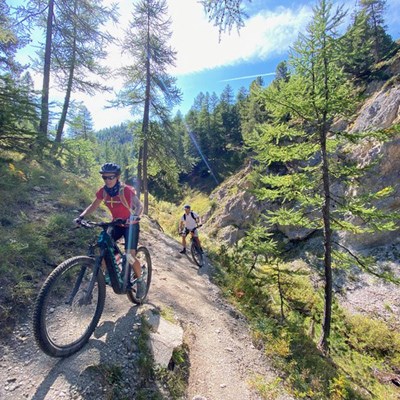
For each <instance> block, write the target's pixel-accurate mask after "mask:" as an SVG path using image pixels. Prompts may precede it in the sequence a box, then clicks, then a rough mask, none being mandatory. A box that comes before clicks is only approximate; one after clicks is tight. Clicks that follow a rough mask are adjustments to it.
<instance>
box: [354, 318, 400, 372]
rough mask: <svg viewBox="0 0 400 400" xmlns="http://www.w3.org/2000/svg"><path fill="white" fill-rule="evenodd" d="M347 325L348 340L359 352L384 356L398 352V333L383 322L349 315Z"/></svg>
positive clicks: (399, 340)
mask: <svg viewBox="0 0 400 400" xmlns="http://www.w3.org/2000/svg"><path fill="white" fill-rule="evenodd" d="M349 325H350V332H349V337H348V341H349V343H350V345H351V346H352V347H353V348H355V349H356V350H357V351H359V352H360V353H364V352H365V353H367V354H369V355H371V356H377V357H384V358H385V357H389V358H390V357H393V356H394V355H396V354H397V355H398V354H400V334H399V333H398V332H396V331H394V330H391V329H389V328H388V326H387V325H386V324H385V323H383V322H381V321H379V320H373V319H370V318H367V317H365V316H362V315H354V316H351V317H349ZM396 367H397V365H396Z"/></svg>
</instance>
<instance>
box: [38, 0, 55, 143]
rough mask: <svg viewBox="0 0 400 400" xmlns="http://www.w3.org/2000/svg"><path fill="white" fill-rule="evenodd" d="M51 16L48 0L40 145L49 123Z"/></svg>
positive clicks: (52, 10) (52, 14)
mask: <svg viewBox="0 0 400 400" xmlns="http://www.w3.org/2000/svg"><path fill="white" fill-rule="evenodd" d="M53 18H54V0H49V5H48V14H47V29H46V47H45V53H44V68H43V87H42V103H41V116H40V124H39V138H40V139H39V141H40V142H42V143H41V146H43V145H44V143H45V142H46V140H47V130H48V125H49V89H50V65H51V43H52V36H53Z"/></svg>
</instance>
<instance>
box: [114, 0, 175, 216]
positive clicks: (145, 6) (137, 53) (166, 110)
mask: <svg viewBox="0 0 400 400" xmlns="http://www.w3.org/2000/svg"><path fill="white" fill-rule="evenodd" d="M167 12H168V9H167V3H166V1H165V0H140V1H138V2H137V3H135V5H134V10H133V13H132V20H131V21H130V24H129V28H128V30H127V32H126V34H125V38H124V41H123V51H124V52H125V53H127V54H128V55H129V56H130V57H131V59H132V63H131V64H130V65H128V66H126V67H123V68H122V69H121V75H122V77H123V79H124V83H125V85H124V89H123V90H122V91H121V92H120V93H119V95H118V99H117V102H118V103H119V104H122V105H124V106H129V107H131V110H132V113H133V114H134V115H138V114H139V113H140V112H141V113H142V116H143V117H142V132H141V134H142V137H141V138H140V139H141V142H140V143H141V144H140V148H139V152H138V153H139V159H138V177H137V181H138V189H139V192H140V190H141V189H142V190H143V194H144V207H143V212H144V213H145V214H147V213H148V208H149V200H148V195H149V194H148V158H149V157H150V156H151V155H150V154H149V135H150V134H151V132H150V128H151V122H159V123H160V124H161V125H164V126H168V124H167V122H168V120H169V118H170V111H171V110H172V109H173V107H174V106H175V105H176V104H178V103H179V102H180V101H181V92H180V90H179V89H178V88H177V87H176V86H175V82H176V79H175V78H173V77H172V76H171V75H169V74H168V68H169V67H171V66H173V65H174V64H175V55H176V53H175V51H174V50H173V49H172V48H171V47H170V46H169V45H168V41H169V39H170V37H171V30H170V26H171V21H170V19H169V18H168V15H167ZM154 134H155V135H159V134H160V132H158V131H157V132H154ZM164 134H167V133H164ZM139 194H140V193H139Z"/></svg>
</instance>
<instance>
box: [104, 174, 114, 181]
mask: <svg viewBox="0 0 400 400" xmlns="http://www.w3.org/2000/svg"><path fill="white" fill-rule="evenodd" d="M101 177H102V178H103V179H104V180H105V181H107V180H109V181H112V180H113V179H115V178H116V177H117V175H110V176H106V175H102V176H101Z"/></svg>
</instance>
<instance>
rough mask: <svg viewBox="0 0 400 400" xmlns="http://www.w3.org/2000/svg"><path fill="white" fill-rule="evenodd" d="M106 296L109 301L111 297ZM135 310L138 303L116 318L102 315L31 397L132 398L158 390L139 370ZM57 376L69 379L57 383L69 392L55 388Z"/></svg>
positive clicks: (137, 324)
mask: <svg viewBox="0 0 400 400" xmlns="http://www.w3.org/2000/svg"><path fill="white" fill-rule="evenodd" d="M107 299H108V300H109V301H112V300H113V297H111V296H110V297H108V298H107ZM117 306H118V305H117ZM137 311H138V307H135V306H132V307H131V308H130V309H129V311H128V312H127V313H126V314H125V315H123V316H121V317H120V318H118V319H117V320H116V321H113V320H109V319H108V318H109V316H108V315H107V316H105V317H103V318H102V320H101V322H100V324H99V326H98V327H97V328H96V330H95V332H94V334H93V335H92V336H91V339H90V340H89V342H88V343H87V344H86V345H85V346H84V348H83V349H82V350H80V351H79V352H78V353H76V354H73V355H72V356H70V357H68V358H65V359H60V360H58V361H57V363H56V364H55V365H54V366H53V367H52V369H51V370H50V371H49V372H48V373H47V376H46V377H45V378H44V379H43V381H42V382H41V383H40V385H39V386H38V387H37V388H36V392H35V393H34V395H33V397H32V398H31V399H32V400H43V399H45V398H47V396H49V397H48V398H76V397H77V396H81V397H82V398H83V399H87V400H100V399H108V398H112V399H119V398H135V397H136V395H137V393H138V391H140V392H141V393H147V392H149V393H150V392H151V394H152V395H154V394H157V389H156V388H155V387H153V386H151V387H150V386H148V383H147V380H146V379H142V377H141V376H140V374H139V367H138V364H139V362H138V361H139V353H138V346H137V341H138V337H139V334H140V325H141V324H140V316H139V315H138V314H137ZM47 359H48V360H51V358H50V357H48V358H47ZM57 380H63V381H66V382H67V383H68V384H67V385H66V384H65V383H64V384H62V385H61V384H60V387H63V388H65V387H68V389H66V390H68V393H65V391H66V390H65V389H57V386H58V384H57ZM51 392H53V393H51ZM50 393H51V394H50ZM49 394H50V395H49ZM59 396H60V397H59Z"/></svg>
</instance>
